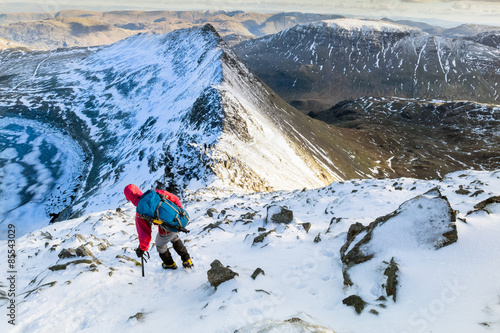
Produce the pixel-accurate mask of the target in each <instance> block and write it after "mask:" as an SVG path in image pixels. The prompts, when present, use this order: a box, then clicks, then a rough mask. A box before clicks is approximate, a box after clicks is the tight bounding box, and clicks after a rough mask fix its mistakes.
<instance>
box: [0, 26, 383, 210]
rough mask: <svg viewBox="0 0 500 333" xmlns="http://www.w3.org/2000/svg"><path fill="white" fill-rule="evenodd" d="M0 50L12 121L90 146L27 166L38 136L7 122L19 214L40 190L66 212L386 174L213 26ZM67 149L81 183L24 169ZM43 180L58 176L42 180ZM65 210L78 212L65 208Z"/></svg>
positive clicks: (347, 133)
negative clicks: (130, 200)
mask: <svg viewBox="0 0 500 333" xmlns="http://www.w3.org/2000/svg"><path fill="white" fill-rule="evenodd" d="M0 56H1V57H2V61H1V65H0V67H1V68H0V71H1V72H2V73H3V76H2V80H1V82H0V83H1V85H0V91H1V94H0V96H1V100H0V115H1V116H2V118H3V119H2V120H8V121H10V122H11V123H12V122H14V120H15V121H17V126H21V127H24V128H28V127H29V126H28V124H25V123H22V121H23V120H26V121H28V120H29V121H31V122H34V123H36V124H37V126H38V127H37V128H42V129H41V130H38V133H41V134H40V135H41V136H42V138H43V136H44V134H43V133H47V131H48V130H44V129H43V128H49V129H53V130H54V131H56V130H57V131H59V132H60V133H61V135H62V136H64V137H69V138H73V140H74V141H75V142H76V143H77V144H78V145H79V146H80V147H81V148H80V149H81V151H82V154H79V155H78V156H80V157H78V158H77V157H71V156H72V155H70V154H69V153H65V154H62V152H61V154H60V155H58V154H57V147H58V145H57V144H53V146H54V147H55V148H54V151H53V153H52V154H51V155H47V156H45V154H44V153H43V152H41V153H39V154H36V155H35V156H34V157H33V158H31V159H30V160H28V161H27V162H26V161H25V162H22V161H23V160H26V156H25V155H26V151H27V150H29V149H34V148H36V147H35V146H32V147H31V148H30V146H29V144H30V142H31V140H33V139H34V138H35V137H36V133H35V134H34V135H33V138H31V139H30V140H28V141H27V145H28V146H27V147H26V148H24V150H22V149H18V146H19V144H20V142H19V140H21V139H19V138H16V137H15V136H13V135H12V131H15V130H16V128H15V127H12V126H13V125H10V127H8V128H5V129H4V130H5V135H4V136H5V138H6V139H8V140H9V147H11V148H12V149H13V150H12V149H11V150H10V154H6V155H3V156H2V158H1V159H0V160H1V162H2V167H8V168H11V169H13V170H17V171H16V172H17V173H16V174H17V175H18V176H19V177H17V178H16V179H13V180H12V181H11V183H9V184H7V183H6V181H5V180H2V187H3V188H7V187H8V188H20V189H21V190H19V191H18V192H17V194H18V195H17V196H18V199H17V202H16V203H14V204H11V205H9V207H14V208H13V212H10V213H12V214H14V213H15V214H17V215H16V216H18V215H19V214H21V213H20V212H22V211H23V209H24V208H23V207H27V206H25V205H26V204H27V203H29V202H30V198H32V197H33V196H34V195H35V194H36V193H37V191H38V192H40V193H38V198H39V199H38V201H37V202H39V203H41V205H43V203H45V202H48V201H50V202H52V203H54V205H53V206H51V208H48V207H47V206H43V207H42V206H40V207H42V208H43V210H45V212H46V213H47V215H49V214H52V217H53V219H61V218H64V217H67V216H70V215H73V214H75V213H80V212H84V211H87V212H88V211H93V210H95V209H99V208H102V207H109V205H111V204H113V203H116V202H117V201H119V200H123V195H122V190H123V188H124V186H125V185H127V184H129V183H136V184H137V185H138V186H140V187H141V188H143V189H145V188H150V187H156V186H160V187H162V188H167V189H169V190H171V191H174V192H176V193H179V192H180V190H182V189H184V188H188V189H196V188H199V187H203V186H211V185H214V186H219V187H227V186H230V187H233V188H238V189H240V190H243V191H262V190H271V189H296V188H303V187H308V188H311V187H318V186H321V185H323V184H328V183H330V182H331V181H333V180H338V179H346V178H353V177H369V176H373V175H376V173H374V172H375V171H374V165H378V164H379V162H377V161H379V160H382V159H381V158H380V156H379V154H378V153H377V151H376V149H375V148H376V146H375V144H373V143H371V142H369V141H368V140H367V139H366V138H365V137H364V136H363V135H358V134H355V133H354V131H352V130H349V129H336V128H333V127H331V126H328V125H326V124H325V123H323V122H320V121H317V120H314V119H311V118H309V117H307V116H305V115H303V114H302V113H300V112H298V111H297V110H295V109H293V108H291V107H290V106H289V105H288V104H287V103H286V102H284V101H283V100H281V99H280V98H279V97H278V96H276V94H274V93H273V92H272V91H271V90H270V89H269V88H268V87H267V86H265V85H264V84H263V83H261V82H260V81H259V80H258V79H257V78H255V77H254V76H253V75H252V73H251V72H250V71H249V70H248V69H247V68H246V67H245V65H244V64H243V63H242V62H240V61H239V60H238V58H237V57H236V55H235V54H234V53H233V52H232V51H231V50H230V49H229V47H228V46H227V45H226V44H225V43H224V42H223V41H222V40H221V38H220V37H219V36H218V34H217V33H216V32H215V30H214V29H213V28H212V27H211V26H209V25H207V26H205V27H204V28H201V29H199V28H194V29H187V30H178V31H175V32H172V33H170V34H167V35H145V34H141V35H136V36H133V37H130V38H128V39H126V40H124V41H120V42H118V43H116V44H113V45H110V46H103V47H96V48H82V49H80V48H74V49H59V50H57V51H54V52H39V51H36V52H35V51H32V52H25V51H19V50H14V51H8V50H7V51H4V52H3V53H1V54H0ZM8 121H7V122H2V126H3V124H9V122H8ZM19 121H21V124H19ZM30 126H31V127H36V126H35V125H30ZM35 132H36V131H35ZM46 141H47V140H46ZM56 156H57V157H59V156H62V157H61V159H62V160H63V161H71V160H74V163H75V165H80V166H79V167H78V168H77V169H78V170H79V174H77V175H74V177H73V178H75V179H78V180H79V181H78V182H77V183H76V184H74V183H72V184H64V185H63V187H62V188H57V186H59V182H58V180H59V179H58V177H59V174H58V173H57V172H54V173H53V175H52V176H50V175H48V174H45V175H44V174H42V173H40V172H38V170H36V168H31V170H32V172H34V173H35V174H36V175H35V176H33V177H25V176H23V175H24V174H26V171H25V168H26V167H27V166H29V165H37V164H43V165H44V166H46V168H47V169H49V170H50V168H51V165H52V164H53V162H55V161H56V160H55V159H56ZM63 157H64V158H63ZM33 160H35V161H34V162H33ZM21 162H22V163H21ZM38 162H39V163H38ZM60 163H63V162H60ZM386 169H387V170H389V168H388V167H387V166H386ZM41 177H49V178H50V177H51V179H52V181H47V182H46V186H45V187H40V186H39V185H40V178H41ZM56 189H57V191H55V190H56ZM20 193H22V194H23V196H20ZM110 193H111V194H110ZM14 196H15V195H14ZM3 200H5V201H9V200H10V199H9V198H3ZM16 207H17V208H16ZM40 207H39V208H40ZM62 207H68V209H66V210H63V211H62V212H61V210H62ZM42 208H40V209H42ZM31 210H33V209H31ZM58 214H59V215H58ZM21 215H22V214H21ZM39 215H41V214H39ZM7 218H9V216H7Z"/></svg>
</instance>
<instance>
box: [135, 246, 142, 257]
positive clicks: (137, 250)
mask: <svg viewBox="0 0 500 333" xmlns="http://www.w3.org/2000/svg"><path fill="white" fill-rule="evenodd" d="M135 254H137V257H138V258H142V256H143V255H144V251H143V250H141V248H140V247H138V248H137V249H135Z"/></svg>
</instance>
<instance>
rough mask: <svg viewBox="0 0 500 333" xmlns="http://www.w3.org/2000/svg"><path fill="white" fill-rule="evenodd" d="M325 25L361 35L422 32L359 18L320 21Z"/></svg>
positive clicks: (403, 26)
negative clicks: (360, 33)
mask: <svg viewBox="0 0 500 333" xmlns="http://www.w3.org/2000/svg"><path fill="white" fill-rule="evenodd" d="M322 22H324V23H326V24H327V26H329V27H330V28H333V29H339V30H348V31H351V32H362V33H368V32H370V33H374V32H386V33H406V34H408V33H411V32H422V31H421V30H420V29H418V28H413V27H409V26H406V25H402V24H397V23H391V22H386V21H379V20H367V19H359V18H342V19H334V20H325V21H322ZM319 24H321V23H313V24H312V25H319Z"/></svg>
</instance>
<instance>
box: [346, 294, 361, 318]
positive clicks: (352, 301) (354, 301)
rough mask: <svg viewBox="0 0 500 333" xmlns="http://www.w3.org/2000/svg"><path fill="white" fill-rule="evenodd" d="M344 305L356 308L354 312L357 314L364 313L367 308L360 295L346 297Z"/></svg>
mask: <svg viewBox="0 0 500 333" xmlns="http://www.w3.org/2000/svg"><path fill="white" fill-rule="evenodd" d="M342 303H343V304H345V305H347V306H352V307H354V310H355V311H356V313H357V314H360V313H361V312H363V309H364V308H365V306H366V304H367V303H366V302H365V301H363V299H362V298H361V297H359V296H358V295H351V296H349V297H346V298H344V299H343V300H342Z"/></svg>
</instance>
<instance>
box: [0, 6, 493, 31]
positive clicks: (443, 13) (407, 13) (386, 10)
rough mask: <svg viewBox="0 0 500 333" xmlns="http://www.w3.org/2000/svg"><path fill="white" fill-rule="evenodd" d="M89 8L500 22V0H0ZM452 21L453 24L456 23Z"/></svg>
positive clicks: (27, 8) (18, 8)
mask: <svg viewBox="0 0 500 333" xmlns="http://www.w3.org/2000/svg"><path fill="white" fill-rule="evenodd" d="M70 8H71V9H79V8H80V9H91V10H101V11H103V10H117V9H124V10H127V9H128V10H131V9H134V10H157V9H163V10H197V9H224V10H245V11H261V12H281V11H287V12H288V11H301V12H314V13H333V14H342V15H353V16H365V17H374V18H382V17H389V18H412V19H424V18H431V19H438V20H441V21H442V22H443V24H442V25H448V26H449V25H450V23H445V21H454V22H456V23H457V24H459V23H479V24H492V25H499V26H500V0H487V1H480V0H459V1H456V0H351V1H342V0H271V1H263V0H256V1H250V0H236V1H229V0H213V1H210V0H195V1H187V0H144V1H137V0H85V1H83V0H25V1H22V0H20V1H12V0H0V12H13V11H37V12H38V11H59V10H62V9H70ZM457 24H455V25H457Z"/></svg>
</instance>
